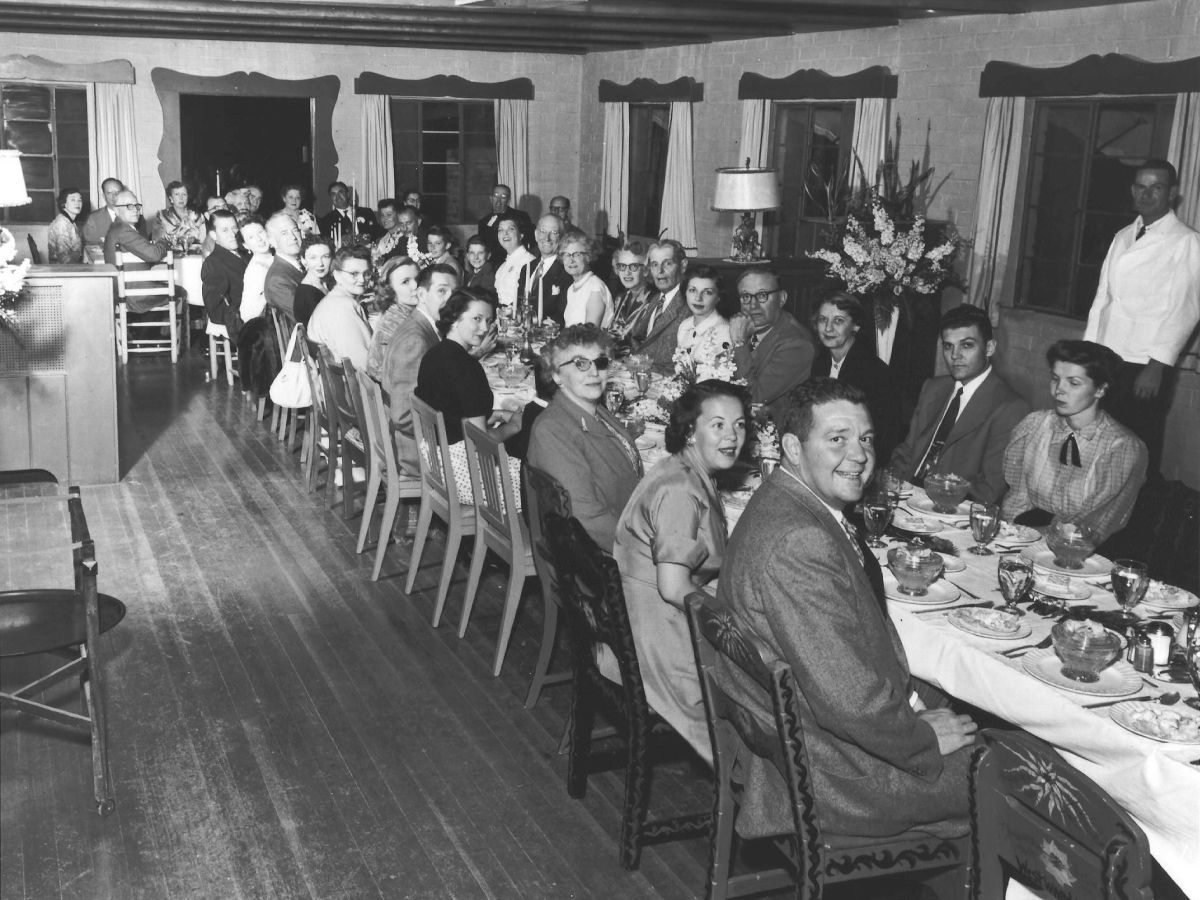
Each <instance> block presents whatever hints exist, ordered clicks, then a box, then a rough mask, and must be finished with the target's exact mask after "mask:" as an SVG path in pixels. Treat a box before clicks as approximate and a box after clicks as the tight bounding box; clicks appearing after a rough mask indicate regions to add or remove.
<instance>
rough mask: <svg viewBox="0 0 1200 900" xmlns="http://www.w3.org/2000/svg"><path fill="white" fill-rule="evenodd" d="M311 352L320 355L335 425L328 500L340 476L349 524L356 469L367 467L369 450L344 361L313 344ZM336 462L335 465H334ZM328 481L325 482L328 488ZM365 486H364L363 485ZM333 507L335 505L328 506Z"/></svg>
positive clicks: (319, 368)
mask: <svg viewBox="0 0 1200 900" xmlns="http://www.w3.org/2000/svg"><path fill="white" fill-rule="evenodd" d="M309 350H310V352H315V353H316V355H317V356H318V363H319V364H318V366H317V371H319V372H320V373H321V387H322V389H323V390H324V392H325V408H326V410H327V412H328V415H329V421H330V424H331V426H332V428H331V430H330V433H329V462H330V470H331V471H330V474H331V476H332V478H331V479H330V480H331V481H332V482H333V484H334V492H335V493H334V494H332V495H331V494H330V493H326V495H325V496H326V500H329V499H330V498H331V497H332V496H336V485H337V481H338V476H339V475H340V477H341V482H342V518H343V519H344V520H346V521H349V520H350V519H351V518H353V516H354V497H355V494H356V493H357V492H356V490H355V481H354V469H355V466H357V467H358V468H359V469H360V470H364V471H365V470H366V467H367V447H366V444H365V442H364V441H363V436H362V430H361V429H360V428H359V427H358V416H357V414H356V413H355V411H354V405H353V404H352V403H351V402H350V394H349V391H348V390H347V387H346V371H345V369H344V368H343V366H342V363H343V362H344V360H341V361H335V360H334V359H333V357H332V356H330V354H329V351H328V350H326V349H325V346H324V345H323V344H316V345H312V344H311V343H310V347H309ZM335 462H336V465H335ZM328 485H329V481H327V482H326V487H327V488H328ZM364 487H365V484H364ZM327 505H330V506H331V507H332V504H331V503H330V504H327Z"/></svg>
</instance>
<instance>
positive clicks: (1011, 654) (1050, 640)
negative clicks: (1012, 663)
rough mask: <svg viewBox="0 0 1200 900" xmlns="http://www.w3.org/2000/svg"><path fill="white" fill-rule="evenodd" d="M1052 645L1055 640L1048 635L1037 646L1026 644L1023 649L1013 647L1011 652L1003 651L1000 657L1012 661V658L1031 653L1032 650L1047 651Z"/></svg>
mask: <svg viewBox="0 0 1200 900" xmlns="http://www.w3.org/2000/svg"><path fill="white" fill-rule="evenodd" d="M1052 643H1054V638H1053V637H1051V636H1050V635H1046V636H1045V637H1044V638H1042V640H1040V641H1038V642H1037V643H1036V644H1025V645H1024V646H1021V647H1013V648H1012V649H1011V650H1005V651H1003V652H1002V653H1001V654H1000V655H1001V656H1007V657H1008V658H1009V659H1012V657H1014V656H1020V655H1022V654H1023V653H1027V652H1029V651H1030V650H1045V649H1046V648H1047V647H1049V646H1050V645H1051V644H1052Z"/></svg>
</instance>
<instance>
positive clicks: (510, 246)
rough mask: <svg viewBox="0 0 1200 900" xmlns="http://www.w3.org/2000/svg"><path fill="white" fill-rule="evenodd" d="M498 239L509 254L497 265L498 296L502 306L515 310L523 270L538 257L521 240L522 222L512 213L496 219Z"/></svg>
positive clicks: (503, 214)
mask: <svg viewBox="0 0 1200 900" xmlns="http://www.w3.org/2000/svg"><path fill="white" fill-rule="evenodd" d="M496 241H497V242H498V243H499V244H500V246H501V247H502V248H504V252H505V253H506V254H508V255H507V256H505V257H504V261H503V262H502V263H500V265H499V266H497V267H496V296H497V298H499V300H500V305H501V306H503V307H506V308H507V309H509V310H510V311H513V312H515V311H516V308H517V285H518V283H519V282H520V280H521V270H522V269H524V268H525V267H526V266H527V265H529V264H530V263H531V262H534V261H535V260H536V257H535V256H534V255H533V254H532V253H530V252H529V250H528V249H527V248H526V247H525V245H524V244H523V243H522V242H521V223H520V221H519V220H518V219H516V218H515V217H514V216H513V215H512V214H511V213H501V214H500V218H498V219H497V220H496Z"/></svg>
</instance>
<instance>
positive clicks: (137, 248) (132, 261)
mask: <svg viewBox="0 0 1200 900" xmlns="http://www.w3.org/2000/svg"><path fill="white" fill-rule="evenodd" d="M113 208H114V209H115V210H116V213H117V217H116V218H115V219H114V220H113V223H112V224H111V225H109V226H108V233H107V234H106V235H104V261H105V262H106V263H108V264H109V265H110V266H114V265H116V264H117V262H118V261H120V262H122V263H123V264H125V265H127V266H130V265H132V266H137V267H139V268H143V269H144V268H147V267H148V266H150V265H152V264H154V263H157V262H162V259H163V257H164V256H166V255H167V251H166V248H165V247H163V246H161V245H160V244H156V243H154V242H153V241H150V240H147V238H146V236H145V235H144V234H142V233H141V232H140V231H138V230H137V223H138V219H140V218H141V216H142V204H140V203H138V198H137V197H136V196H135V195H134V193H133V191H121V192H120V193H118V194H117V197H116V203H114V204H113Z"/></svg>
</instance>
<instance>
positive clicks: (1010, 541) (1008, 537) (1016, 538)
mask: <svg viewBox="0 0 1200 900" xmlns="http://www.w3.org/2000/svg"><path fill="white" fill-rule="evenodd" d="M1041 538H1042V534H1041V532H1040V531H1038V530H1037V529H1036V528H1030V527H1029V526H1028V525H1014V524H1013V523H1012V522H1001V523H1000V530H999V531H998V532H997V533H996V543H997V544H1004V545H1006V546H1008V547H1020V546H1021V545H1022V544H1036V543H1037V542H1038V541H1039V540H1041Z"/></svg>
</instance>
